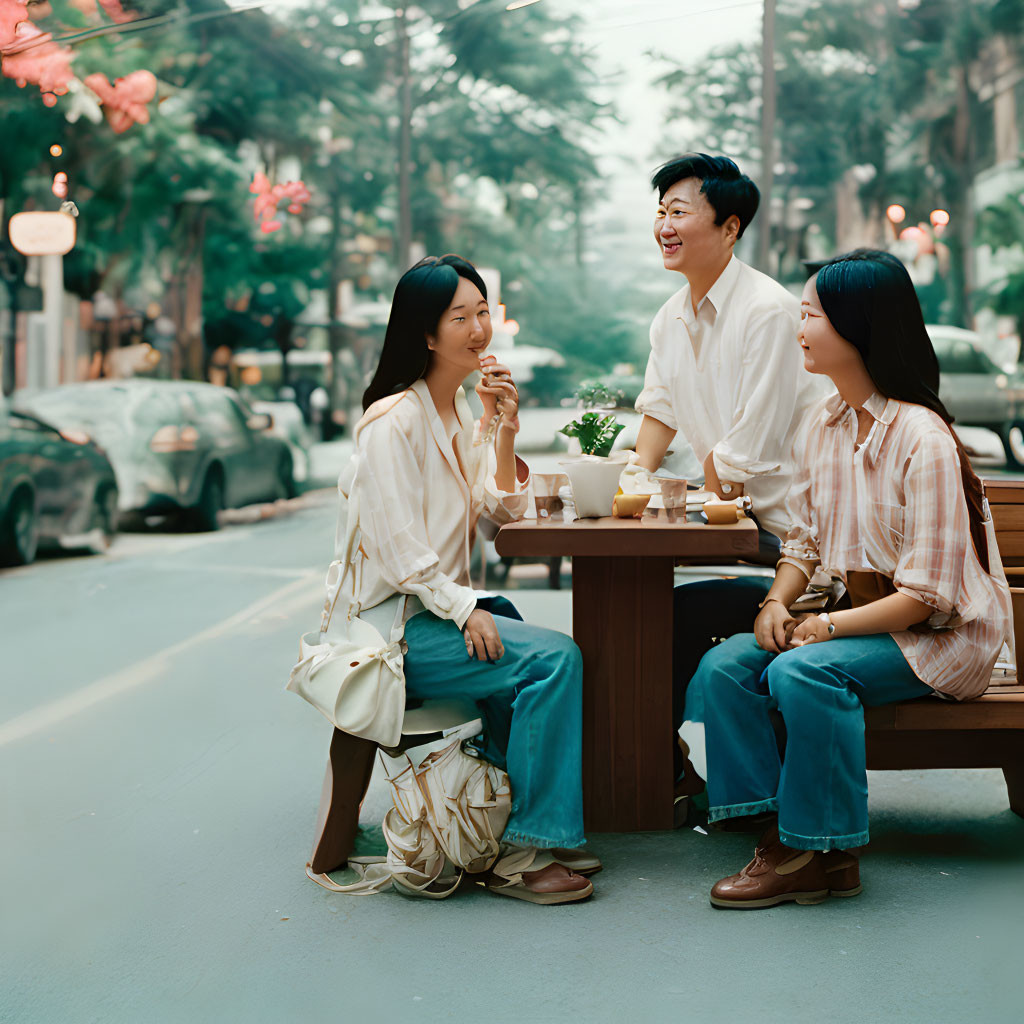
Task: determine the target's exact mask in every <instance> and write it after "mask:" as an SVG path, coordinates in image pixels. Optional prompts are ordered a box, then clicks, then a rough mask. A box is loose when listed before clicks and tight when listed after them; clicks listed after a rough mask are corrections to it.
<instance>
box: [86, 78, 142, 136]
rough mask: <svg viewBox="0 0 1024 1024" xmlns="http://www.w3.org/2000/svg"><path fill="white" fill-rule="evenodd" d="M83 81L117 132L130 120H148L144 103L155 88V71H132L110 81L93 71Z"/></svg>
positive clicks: (119, 132) (128, 124) (136, 122)
mask: <svg viewBox="0 0 1024 1024" xmlns="http://www.w3.org/2000/svg"><path fill="white" fill-rule="evenodd" d="M85 84H86V85H87V86H89V88H90V89H92V91H93V92H94V93H96V95H97V96H98V97H99V100H100V103H102V104H103V105H104V106H105V107H106V114H107V120H108V121H109V122H110V127H111V128H113V129H114V131H115V132H116V133H117V134H118V135H120V134H121V133H122V132H126V131H128V129H129V128H131V126H132V125H133V124H148V123H149V110H148V109H147V108H146V104H147V103H149V102H150V100H152V99H153V97H154V96H156V88H157V80H156V75H154V74H153V73H152V72H151V71H133V72H132V73H131V74H130V75H125V76H124V78H115V79H114V84H113V85H111V84H110V82H108V81H107V76H106V75H104V74H102V73H101V72H96V73H95V74H92V75H87V76H86V78H85Z"/></svg>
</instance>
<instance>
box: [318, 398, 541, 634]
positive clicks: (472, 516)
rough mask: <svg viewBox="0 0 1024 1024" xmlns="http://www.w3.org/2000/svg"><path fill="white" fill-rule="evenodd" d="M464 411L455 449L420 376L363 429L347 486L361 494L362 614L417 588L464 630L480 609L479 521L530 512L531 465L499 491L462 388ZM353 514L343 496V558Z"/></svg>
mask: <svg viewBox="0 0 1024 1024" xmlns="http://www.w3.org/2000/svg"><path fill="white" fill-rule="evenodd" d="M455 412H456V415H457V417H458V421H459V427H458V432H457V433H456V435H455V438H454V446H453V443H452V439H451V438H450V437H449V436H448V434H447V431H446V430H445V427H444V424H443V423H442V422H441V417H440V416H439V415H438V412H437V410H436V408H435V407H434V403H433V400H432V399H431V397H430V391H429V390H428V388H427V385H426V382H425V381H424V380H422V379H420V380H418V381H416V383H415V384H413V386H412V387H411V388H409V390H408V391H403V392H401V393H400V394H397V395H391V396H389V397H387V398H382V399H381V400H380V401H378V402H375V403H374V404H373V405H371V406H370V408H369V409H367V410H366V413H365V414H364V415H363V417H362V419H361V420H360V421H359V423H358V424H357V425H356V429H355V442H356V451H355V454H354V455H353V459H352V463H351V464H350V466H349V468H348V469H347V470H346V471H345V472H344V473H343V474H342V476H341V478H340V479H339V481H338V490H339V492H340V493H341V496H342V498H343V499H347V498H348V497H349V495H351V494H355V493H356V492H358V501H357V508H358V515H359V524H358V525H359V535H360V547H359V553H360V555H362V556H363V557H362V558H361V559H360V564H359V566H358V570H357V571H356V572H355V573H354V579H353V580H352V584H349V586H351V587H352V591H350V592H354V596H355V598H356V600H357V601H358V604H359V607H360V609H361V613H363V612H366V611H368V610H369V609H372V608H374V607H375V606H377V605H380V604H381V603H382V602H383V601H386V600H387V599H388V598H390V597H391V596H393V595H394V594H396V593H401V594H410V595H412V596H413V597H414V598H416V599H418V601H419V602H420V603H421V605H422V607H423V608H426V609H427V610H428V611H431V612H433V613H434V614H435V615H437V616H439V617H440V618H442V619H451V620H452V621H454V622H455V624H456V625H457V626H458V627H459V628H460V629H461V628H462V627H463V626H464V625H465V623H466V619H467V618H468V617H469V614H470V612H471V611H472V610H473V608H474V607H475V605H476V593H475V592H474V590H473V588H472V587H471V586H470V552H471V551H472V547H473V538H474V533H475V530H476V525H477V520H478V519H479V518H480V516H481V515H482V516H485V517H486V518H488V519H490V520H491V521H492V522H495V523H497V524H498V525H503V524H504V523H508V522H512V521H513V520H515V519H520V518H522V514H523V512H524V511H525V509H526V503H527V494H526V491H527V487H528V485H529V471H528V470H527V468H526V464H525V463H524V462H522V461H521V460H520V459H518V458H517V459H516V471H517V480H516V491H515V492H513V493H506V492H501V491H499V490H498V489H497V487H496V486H495V483H494V470H495V467H496V459H495V455H494V447H493V445H491V444H487V445H475V444H474V443H473V442H474V436H475V427H476V424H474V422H473V416H472V413H471V411H470V408H469V403H468V402H467V400H466V396H465V393H464V392H463V390H462V389H461V388H460V389H459V391H458V393H457V395H456V399H455ZM456 452H457V453H458V455H456ZM460 459H461V467H460V464H459V463H460ZM347 518H348V510H347V502H343V504H342V508H341V510H340V514H339V520H338V534H337V540H336V543H335V548H336V551H335V558H340V557H342V553H341V552H340V550H338V549H339V548H340V547H341V545H342V543H343V540H344V538H345V533H346V526H347ZM413 607H414V608H415V610H419V608H420V605H418V604H415V602H413ZM339 611H340V609H339ZM336 614H337V612H336ZM342 617H343V616H342ZM368 618H372V617H370V616H368ZM374 625H376V626H378V628H382V627H384V626H385V625H386V624H385V623H377V622H374ZM387 625H389V624H387ZM385 631H386V630H385Z"/></svg>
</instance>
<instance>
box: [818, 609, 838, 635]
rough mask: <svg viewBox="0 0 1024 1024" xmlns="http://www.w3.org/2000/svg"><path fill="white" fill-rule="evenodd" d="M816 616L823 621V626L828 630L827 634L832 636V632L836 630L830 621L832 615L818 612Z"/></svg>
mask: <svg viewBox="0 0 1024 1024" xmlns="http://www.w3.org/2000/svg"><path fill="white" fill-rule="evenodd" d="M818 618H819V619H821V621H822V622H824V623H825V628H826V629H827V630H828V635H829V636H832V634H833V633H834V632H835V631H836V627H835V624H834V623H833V622H832V616H831V615H829V613H828V612H818Z"/></svg>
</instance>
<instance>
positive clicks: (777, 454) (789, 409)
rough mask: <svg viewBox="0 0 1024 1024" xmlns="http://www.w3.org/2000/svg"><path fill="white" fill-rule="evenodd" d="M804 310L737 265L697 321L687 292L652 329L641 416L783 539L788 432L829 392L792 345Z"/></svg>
mask: <svg viewBox="0 0 1024 1024" xmlns="http://www.w3.org/2000/svg"><path fill="white" fill-rule="evenodd" d="M799 324H800V302H799V300H798V299H797V298H795V297H794V296H793V295H790V293H789V292H787V291H786V289H785V288H783V287H782V285H780V284H778V283H777V282H776V281H773V280H772V279H771V278H770V277H768V276H766V275H765V274H762V273H760V272H759V271H757V270H754V269H753V268H752V267H748V266H747V265H746V264H745V263H741V262H740V261H739V260H738V259H736V257H735V256H733V257H732V259H730V261H729V263H728V264H727V265H726V268H725V270H723V271H722V273H721V274H720V275H719V277H718V280H717V281H716V282H715V283H714V285H712V287H711V290H710V291H709V292H708V293H707V295H705V296H704V298H703V300H701V303H700V305H699V306H698V307H697V313H696V315H695V314H694V312H693V304H692V303H691V301H690V286H689V284H686V285H684V286H683V287H682V288H680V289H679V291H678V292H676V293H675V295H673V296H672V297H671V298H670V299H669V300H668V302H666V303H665V305H664V306H662V307H661V309H660V310H659V311H658V315H657V316H656V317H655V318H654V322H653V323H652V324H651V355H650V359H649V360H648V363H647V374H646V377H645V379H644V389H643V391H641V392H640V396H639V397H638V398H637V401H636V409H637V412H641V413H643V414H645V415H647V416H652V417H653V418H654V419H656V420H660V421H661V422H662V423H664V424H665V425H666V426H668V427H671V428H672V429H673V430H681V431H682V432H683V435H684V436H685V437H686V440H687V441H689V442H690V444H691V446H692V447H693V451H694V454H695V455H696V456H697V459H698V460H699V461H700V462H701V463H703V462H704V460H705V459H706V458H707V456H708V454H709V453H710V452H712V451H713V452H714V459H715V469H716V470H717V472H718V475H719V477H720V479H722V480H727V481H734V482H736V483H742V484H743V485H744V488H745V492H746V493H747V494H749V495H750V497H751V500H752V502H753V505H754V513H755V515H757V517H758V519H759V521H760V522H761V524H762V526H764V527H765V528H766V529H768V530H771V531H772V533H775V534H776V535H778V536H779V537H784V536H785V535H786V530H787V528H788V523H787V521H786V514H785V500H786V492H787V491H788V490H789V485H790V480H791V478H792V475H793V467H792V464H791V462H790V454H789V452H790V447H791V445H792V433H793V431H794V429H795V428H796V426H797V424H798V423H799V421H800V419H801V418H802V417H803V415H804V414H805V412H806V411H807V409H808V408H809V407H810V406H811V405H813V404H814V403H815V402H816V401H817V400H818V399H819V398H821V397H822V395H824V394H826V393H827V392H828V391H829V390H830V385H829V382H828V381H827V380H825V379H824V378H821V377H816V376H815V375H814V374H810V373H808V372H807V371H806V370H805V369H804V366H803V352H802V350H801V348H800V345H799V344H798V342H797V338H796V335H797V329H798V327H799Z"/></svg>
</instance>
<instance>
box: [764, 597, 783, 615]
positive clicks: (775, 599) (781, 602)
mask: <svg viewBox="0 0 1024 1024" xmlns="http://www.w3.org/2000/svg"><path fill="white" fill-rule="evenodd" d="M769 601H774V602H775V603H776V604H781V605H782V607H783V608H785V609H786V611H787V612H788V611H789V605H788V604H786V603H785V602H783V601H780V600H779V599H778V598H777V597H766V598H765V599H764V600H763V601H762V602H761V603H760V604H759V605H758V606H757V607H758V608H763V607H764V606H765V605H766V604H767V603H768V602H769Z"/></svg>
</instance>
